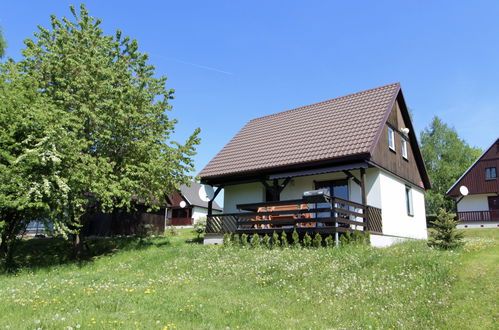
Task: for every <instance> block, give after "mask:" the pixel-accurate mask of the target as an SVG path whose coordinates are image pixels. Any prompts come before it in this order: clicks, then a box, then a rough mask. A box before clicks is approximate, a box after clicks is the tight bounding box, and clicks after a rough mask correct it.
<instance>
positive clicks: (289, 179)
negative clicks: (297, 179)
mask: <svg viewBox="0 0 499 330" xmlns="http://www.w3.org/2000/svg"><path fill="white" fill-rule="evenodd" d="M290 181H291V177H288V178H286V179H284V182H283V183H281V185H280V187H279V194H280V193H281V192H282V191H283V190H284V188H286V186H287V185H288V183H289V182H290Z"/></svg>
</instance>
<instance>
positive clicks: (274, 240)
mask: <svg viewBox="0 0 499 330" xmlns="http://www.w3.org/2000/svg"><path fill="white" fill-rule="evenodd" d="M280 245H281V241H280V240H279V234H278V233H277V232H275V231H274V232H273V233H272V240H271V242H270V247H271V248H273V249H274V248H276V247H278V246H280Z"/></svg>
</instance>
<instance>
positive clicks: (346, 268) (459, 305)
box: [0, 229, 499, 329]
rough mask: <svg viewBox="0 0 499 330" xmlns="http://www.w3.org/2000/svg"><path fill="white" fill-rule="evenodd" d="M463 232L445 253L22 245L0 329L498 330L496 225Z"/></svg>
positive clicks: (0, 301)
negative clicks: (76, 252) (73, 249)
mask: <svg viewBox="0 0 499 330" xmlns="http://www.w3.org/2000/svg"><path fill="white" fill-rule="evenodd" d="M466 234H467V236H468V243H467V245H466V247H465V248H463V249H462V250H460V251H457V252H450V251H437V250H433V249H430V248H428V247H427V246H426V244H425V243H424V242H408V243H404V244H400V245H397V246H394V247H391V248H387V249H376V248H370V247H363V246H348V247H345V248H341V249H326V248H321V249H284V250H282V249H278V250H265V249H249V248H248V249H240V248H225V247H221V246H202V245H200V244H195V243H192V242H190V239H191V238H192V237H191V236H190V235H191V234H190V231H181V235H180V236H176V237H173V238H171V239H166V238H161V237H160V238H151V239H147V240H140V239H132V238H126V239H125V238H124V239H113V240H95V241H92V242H90V248H91V251H92V252H93V253H92V254H88V255H87V259H86V260H85V261H84V262H83V263H79V264H78V263H72V262H71V260H70V259H69V258H67V254H66V253H65V252H63V251H64V249H65V248H66V246H65V245H64V242H62V241H58V240H32V241H26V242H23V244H22V246H21V250H20V252H21V253H20V254H19V255H18V256H17V258H16V262H17V263H18V264H19V265H20V266H21V267H22V268H21V269H20V271H19V272H18V273H16V274H15V275H0V316H1V317H0V329H3V328H5V327H7V326H9V327H10V328H11V329H18V328H21V329H23V328H25V329H36V328H51V329H52V328H64V327H73V328H77V327H78V326H79V327H80V328H109V329H111V328H125V329H128V328H130V329H136V328H139V329H155V328H156V329H160V328H165V327H166V328H180V329H184V328H187V329H194V328H195V329H198V328H217V329H218V328H224V329H225V328H227V327H229V328H247V329H249V328H369V327H373V328H409V329H411V328H412V329H416V328H417V329H421V328H449V329H450V328H466V327H469V328H477V327H482V328H493V327H494V326H495V325H496V324H497V310H498V309H497V301H498V300H499V295H498V292H499V290H498V289H499V287H498V284H497V275H498V273H497V269H498V268H499V267H498V266H499V260H498V255H499V253H498V248H499V230H493V229H492V230H488V229H480V230H476V231H472V230H470V231H466ZM43 251H49V255H52V256H53V257H52V258H51V257H50V256H48V257H47V253H43ZM27 256H29V258H28V257H27ZM38 257H41V258H38ZM57 263H62V264H61V265H57ZM470 314H472V315H470Z"/></svg>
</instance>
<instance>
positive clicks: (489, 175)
mask: <svg viewBox="0 0 499 330" xmlns="http://www.w3.org/2000/svg"><path fill="white" fill-rule="evenodd" d="M494 179H497V169H496V168H495V167H487V168H486V169H485V180H494Z"/></svg>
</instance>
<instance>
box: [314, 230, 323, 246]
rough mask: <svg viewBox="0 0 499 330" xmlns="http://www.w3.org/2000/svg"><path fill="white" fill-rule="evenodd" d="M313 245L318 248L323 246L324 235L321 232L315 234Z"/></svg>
mask: <svg viewBox="0 0 499 330" xmlns="http://www.w3.org/2000/svg"><path fill="white" fill-rule="evenodd" d="M312 245H313V246H314V247H316V248H318V247H321V246H322V236H321V234H319V233H316V234H315V236H314V240H313V241H312Z"/></svg>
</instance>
